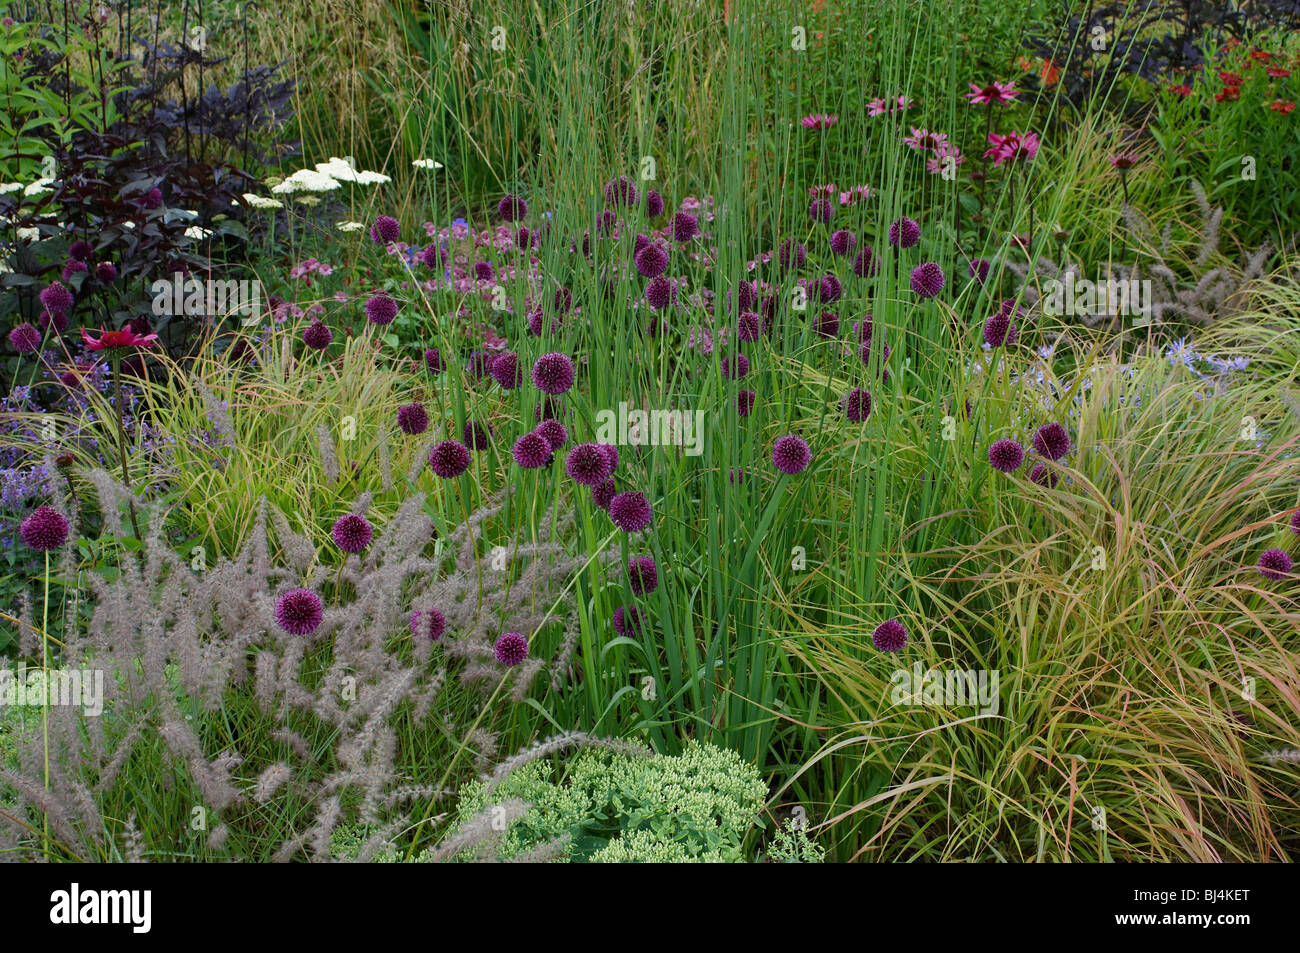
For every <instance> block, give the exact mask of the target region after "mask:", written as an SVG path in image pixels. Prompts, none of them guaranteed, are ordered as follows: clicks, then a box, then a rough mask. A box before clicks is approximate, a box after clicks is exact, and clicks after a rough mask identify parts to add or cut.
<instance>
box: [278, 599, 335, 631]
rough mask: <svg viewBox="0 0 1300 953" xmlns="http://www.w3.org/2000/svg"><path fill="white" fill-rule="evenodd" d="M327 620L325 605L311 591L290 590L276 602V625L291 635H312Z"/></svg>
mask: <svg viewBox="0 0 1300 953" xmlns="http://www.w3.org/2000/svg"><path fill="white" fill-rule="evenodd" d="M324 619H325V605H324V603H322V602H321V598H320V596H318V595H316V593H314V592H312V591H311V590H310V589H290V590H289V591H288V592H286V593H285V594H284V595H282V596H281V597H280V598H279V599H277V600H276V601H275V624H276V625H278V626H279V627H280V628H282V629H284V631H286V632H288V633H289V634H290V635H311V634H312V633H313V632H315V631H316V629H317V628H318V627H319V626H320V624H321V622H322V621H324Z"/></svg>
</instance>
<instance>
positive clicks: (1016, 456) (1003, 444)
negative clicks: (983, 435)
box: [989, 438, 1025, 473]
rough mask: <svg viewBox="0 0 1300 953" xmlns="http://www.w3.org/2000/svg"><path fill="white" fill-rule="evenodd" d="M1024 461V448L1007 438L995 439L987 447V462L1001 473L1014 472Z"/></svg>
mask: <svg viewBox="0 0 1300 953" xmlns="http://www.w3.org/2000/svg"><path fill="white" fill-rule="evenodd" d="M1024 462H1025V448H1024V447H1022V446H1021V445H1020V444H1019V443H1017V442H1016V441H1015V440H1011V439H1009V438H1007V439H1003V440H998V441H996V442H995V443H994V444H993V446H991V447H989V464H990V465H991V466H992V467H993V469H995V470H1000V471H1001V472H1003V473H1014V472H1015V471H1016V470H1018V469H1020V464H1022V463H1024Z"/></svg>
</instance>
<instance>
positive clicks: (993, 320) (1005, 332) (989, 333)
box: [984, 311, 1020, 347]
mask: <svg viewBox="0 0 1300 953" xmlns="http://www.w3.org/2000/svg"><path fill="white" fill-rule="evenodd" d="M1019 332H1020V329H1019V328H1018V327H1016V325H1015V322H1013V321H1012V320H1011V317H1010V315H1008V314H1006V313H1005V312H1002V311H999V312H998V313H997V314H995V315H992V316H990V317H989V319H988V320H987V321H985V322H984V341H985V343H986V344H988V346H989V347H1001V346H1002V345H1003V344H1014V343H1016V335H1017V334H1019Z"/></svg>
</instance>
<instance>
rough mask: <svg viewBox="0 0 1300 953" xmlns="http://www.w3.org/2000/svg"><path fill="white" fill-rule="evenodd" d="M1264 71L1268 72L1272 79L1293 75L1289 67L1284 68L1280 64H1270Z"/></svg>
mask: <svg viewBox="0 0 1300 953" xmlns="http://www.w3.org/2000/svg"><path fill="white" fill-rule="evenodd" d="M1264 72H1265V73H1267V74H1268V75H1269V78H1271V79H1286V78H1287V77H1288V76H1290V75H1291V71H1290V70H1289V69H1283V68H1282V67H1280V66H1270V67H1269V68H1268V69H1266V70H1264Z"/></svg>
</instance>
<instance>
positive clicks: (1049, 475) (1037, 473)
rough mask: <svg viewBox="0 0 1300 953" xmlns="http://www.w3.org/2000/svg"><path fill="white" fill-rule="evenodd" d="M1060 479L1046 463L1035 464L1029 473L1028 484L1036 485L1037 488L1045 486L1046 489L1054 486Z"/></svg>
mask: <svg viewBox="0 0 1300 953" xmlns="http://www.w3.org/2000/svg"><path fill="white" fill-rule="evenodd" d="M1059 479H1060V477H1059V476H1058V475H1057V473H1056V471H1055V470H1051V469H1049V468H1048V466H1047V464H1046V463H1035V464H1034V466H1033V469H1031V470H1030V471H1029V482H1030V483H1037V484H1038V485H1039V486H1045V487H1047V488H1048V489H1051V488H1052V487H1054V486H1056V481H1057V480H1059Z"/></svg>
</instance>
